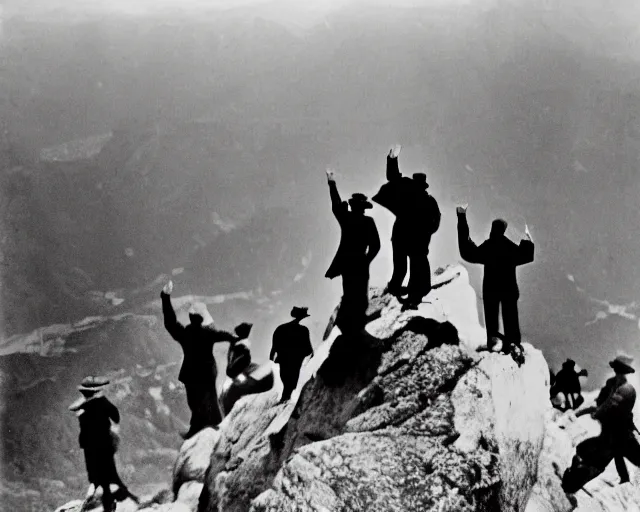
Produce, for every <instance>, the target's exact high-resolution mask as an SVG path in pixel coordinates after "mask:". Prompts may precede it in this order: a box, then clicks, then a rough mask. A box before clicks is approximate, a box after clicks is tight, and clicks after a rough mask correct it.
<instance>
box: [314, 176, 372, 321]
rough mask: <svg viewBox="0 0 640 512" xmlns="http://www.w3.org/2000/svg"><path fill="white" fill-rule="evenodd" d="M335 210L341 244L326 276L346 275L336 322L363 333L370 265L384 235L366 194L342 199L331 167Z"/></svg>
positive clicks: (367, 300) (367, 301)
mask: <svg viewBox="0 0 640 512" xmlns="http://www.w3.org/2000/svg"><path fill="white" fill-rule="evenodd" d="M327 181H328V183H329V194H330V197H331V210H332V212H333V215H334V216H335V218H336V220H337V221H338V224H340V231H341V236H340V245H339V246H338V251H337V253H336V255H335V257H334V259H333V261H332V262H331V266H330V267H329V269H328V270H327V273H326V274H325V277H327V278H329V279H333V278H335V277H338V276H342V290H343V291H342V301H341V305H340V310H339V312H338V317H337V319H336V325H337V326H338V327H339V328H340V330H341V331H342V332H343V333H347V332H360V331H362V330H363V329H364V327H365V325H366V312H367V308H368V306H369V265H370V264H371V262H372V261H373V259H374V258H375V257H376V256H377V254H378V252H379V251H380V236H379V235H378V229H377V228H376V223H375V222H374V220H373V219H372V218H371V217H369V216H367V215H365V210H368V209H370V208H372V205H371V203H370V202H369V201H368V200H367V196H365V195H364V194H360V193H356V194H353V195H352V196H351V198H350V199H349V201H348V203H347V202H346V201H344V202H343V201H342V199H341V198H340V193H339V192H338V187H337V185H336V181H335V178H334V173H333V171H331V170H327Z"/></svg>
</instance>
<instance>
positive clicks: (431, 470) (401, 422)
mask: <svg viewBox="0 0 640 512" xmlns="http://www.w3.org/2000/svg"><path fill="white" fill-rule="evenodd" d="M370 298H371V301H370V304H371V306H370V309H369V311H368V315H369V318H370V322H369V324H368V326H367V331H368V336H362V337H360V338H347V337H345V336H343V335H340V334H339V333H338V332H337V330H334V332H333V333H331V335H330V336H329V339H328V340H327V341H326V342H325V343H324V344H323V345H322V346H321V347H319V348H318V350H316V355H315V357H314V358H313V359H312V360H311V361H310V362H309V364H307V365H306V367H305V368H303V371H302V374H301V379H300V383H299V386H298V390H297V392H296V393H294V395H293V399H292V401H291V402H290V403H289V404H281V405H278V404H276V400H277V395H273V394H270V393H265V394H263V395H257V396H255V397H245V398H243V399H242V400H241V401H239V402H238V403H237V404H236V406H235V407H234V409H233V410H232V412H231V414H230V415H229V416H228V417H227V418H225V420H224V421H223V423H222V424H221V425H220V439H219V441H218V442H217V445H216V447H215V449H214V452H213V455H212V457H211V464H210V466H209V469H208V472H207V476H206V482H205V488H204V490H203V493H202V495H201V497H200V506H199V510H200V512H219V511H225V512H247V511H249V510H251V511H253V512H258V511H276V510H278V511H280V510H283V511H287V510H291V511H293V510H297V511H312V510H313V511H317V510H323V511H327V512H329V511H334V510H335V511H337V510H341V511H350V510H353V511H356V510H368V511H376V510H380V511H383V510H384V511H393V510H398V511H428V510H438V511H443V512H444V511H448V510H450V511H464V510H467V511H472V510H473V511H479V510H486V511H489V510H492V511H494V510H497V511H516V510H522V509H523V508H524V506H525V504H526V503H527V501H528V498H529V495H530V492H531V489H532V486H533V484H534V482H535V479H536V469H537V461H538V456H539V453H540V451H541V449H542V444H543V440H544V431H545V412H546V410H547V405H548V395H549V389H548V376H549V373H548V367H547V365H546V363H545V361H544V358H543V357H542V355H541V353H540V352H539V351H538V350H536V349H534V348H533V347H531V346H529V345H526V344H525V355H526V362H525V364H524V365H523V366H522V367H518V366H517V364H516V363H515V362H514V361H513V360H512V359H511V358H510V357H509V356H504V355H499V354H492V353H487V352H485V353H478V352H476V349H477V348H478V347H479V345H480V344H482V343H483V340H484V333H483V330H482V328H481V326H480V324H479V322H478V316H477V308H476V298H475V293H474V291H473V289H472V288H471V286H470V285H469V282H468V276H467V273H466V271H465V269H464V268H463V267H460V266H458V267H450V268H447V269H444V270H442V271H439V272H436V289H435V290H434V291H433V292H432V293H431V294H430V295H429V296H428V298H427V300H426V301H425V303H424V304H422V305H421V306H420V308H419V310H418V311H402V308H401V306H400V304H399V303H398V301H397V300H396V299H395V298H393V297H391V296H388V295H385V294H383V293H382V292H381V291H380V290H373V291H372V293H371V297H370Z"/></svg>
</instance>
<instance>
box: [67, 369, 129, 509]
mask: <svg viewBox="0 0 640 512" xmlns="http://www.w3.org/2000/svg"><path fill="white" fill-rule="evenodd" d="M108 384H109V380H108V379H105V378H102V377H92V376H90V377H86V378H85V379H83V381H82V383H81V384H80V386H78V390H79V391H80V393H81V394H82V398H81V399H79V400H77V401H76V402H74V403H73V404H72V405H71V406H70V407H69V410H71V411H73V412H75V413H76V416H78V420H79V421H80V435H79V437H78V443H79V444H80V447H81V448H82V449H83V451H84V458H85V464H86V467H87V478H88V480H89V490H88V492H87V496H86V499H85V501H84V503H83V505H82V508H81V510H84V509H85V507H86V506H87V505H88V503H89V500H90V499H91V498H92V497H93V496H94V495H95V492H96V490H97V488H98V487H101V488H102V507H103V509H104V510H105V512H112V511H113V510H115V507H116V501H123V500H125V499H127V498H131V499H132V500H134V501H135V502H136V503H138V502H139V500H138V498H137V496H135V495H133V494H132V493H131V492H130V491H129V489H128V488H127V486H126V485H124V483H122V480H121V479H120V476H119V475H118V470H117V469H116V462H115V458H114V457H115V453H116V450H117V444H118V438H117V435H116V434H115V432H113V430H112V424H111V422H113V423H116V424H117V423H119V422H120V413H119V412H118V408H117V407H116V406H115V405H113V404H112V403H111V402H110V401H109V400H108V399H107V397H106V396H104V389H105V388H106V386H107V385H108ZM111 486H115V487H116V488H117V489H116V491H115V492H114V491H112V489H111Z"/></svg>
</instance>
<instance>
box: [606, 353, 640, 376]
mask: <svg viewBox="0 0 640 512" xmlns="http://www.w3.org/2000/svg"><path fill="white" fill-rule="evenodd" d="M632 364H633V357H631V356H627V355H625V354H619V355H617V356H616V358H615V359H614V360H613V361H610V362H609V366H611V368H613V369H614V370H616V371H617V372H620V373H635V370H634V369H633V368H632V367H631V365H632Z"/></svg>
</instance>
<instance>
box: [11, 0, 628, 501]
mask: <svg viewBox="0 0 640 512" xmlns="http://www.w3.org/2000/svg"><path fill="white" fill-rule="evenodd" d="M0 20H1V35H0V262H1V263H2V265H0V278H1V280H2V287H1V289H0V306H1V311H0V361H1V363H2V365H1V366H0V369H1V370H0V371H1V374H0V377H1V387H2V393H3V401H2V404H3V405H2V407H3V411H2V415H3V417H2V422H3V443H4V444H3V452H4V456H3V467H2V472H3V480H4V481H5V482H13V483H15V482H18V483H21V484H20V485H22V484H23V483H24V482H34V481H35V480H34V479H37V478H45V477H47V475H48V477H47V478H51V479H58V478H59V476H56V475H55V474H52V473H47V471H49V470H45V469H43V468H44V466H42V465H40V466H39V462H33V464H31V465H27V466H28V467H27V469H24V468H22V469H19V468H16V466H15V465H10V464H9V462H5V461H15V460H17V459H18V458H22V457H25V456H26V455H25V454H28V453H31V454H32V455H33V460H34V461H38V460H40V458H39V457H41V454H42V453H44V452H45V451H46V450H51V453H49V454H48V455H47V457H50V456H51V457H53V455H52V454H53V450H52V447H50V446H45V445H42V446H38V447H32V448H33V449H32V451H31V452H30V451H29V448H28V446H27V445H25V443H27V440H26V439H24V436H17V435H16V432H19V431H20V429H21V428H22V426H23V424H22V423H20V422H24V421H26V420H25V417H29V415H31V417H32V418H33V423H34V425H35V426H34V427H33V428H35V429H36V431H38V428H39V427H37V425H38V424H40V425H41V427H40V428H42V429H45V430H46V428H49V426H50V425H51V423H47V422H48V421H53V422H54V423H53V424H54V425H55V424H57V423H56V422H65V423H66V424H68V427H66V430H65V431H64V432H65V434H64V435H65V436H66V437H65V440H64V443H67V444H68V446H69V449H70V450H71V449H74V450H76V452H77V453H75V455H73V457H75V459H73V458H72V459H69V460H73V461H74V462H75V463H77V464H79V465H80V466H79V467H81V464H82V459H81V454H80V453H79V452H78V450H77V447H76V446H75V445H74V444H73V443H75V438H74V436H75V435H76V431H75V430H74V428H75V427H72V425H73V421H75V418H74V417H73V416H72V415H70V414H69V413H68V412H67V411H66V406H67V405H68V400H69V398H70V397H73V396H74V395H73V392H74V387H75V385H76V384H77V382H76V381H77V380H78V378H79V377H80V373H87V372H94V371H95V372H114V373H113V375H120V376H121V377H122V376H123V375H128V376H132V375H134V374H135V372H136V364H140V365H142V366H144V367H145V368H147V367H148V368H154V370H153V371H154V372H158V371H160V370H157V368H158V367H161V368H162V371H160V373H159V374H161V375H162V376H163V377H162V378H161V379H160V380H161V381H162V379H165V377H164V376H165V375H166V379H167V380H166V383H167V384H166V385H167V386H168V382H169V381H171V380H172V379H173V380H176V379H175V376H176V374H177V368H174V367H172V366H169V367H167V368H168V369H166V370H165V366H164V365H170V364H171V363H175V362H179V359H180V354H179V350H177V349H176V347H175V346H174V345H173V342H172V341H171V340H170V339H169V338H168V336H167V335H166V333H164V332H163V330H162V328H161V325H160V327H158V326H157V325H151V324H149V323H148V322H147V321H146V320H141V319H145V318H147V317H149V316H151V315H158V314H159V310H158V304H157V300H158V298H159V297H158V293H159V291H160V289H161V287H162V284H163V283H164V281H165V280H166V279H167V278H168V277H169V276H171V277H172V278H173V280H174V282H175V286H176V288H175V295H176V298H178V297H181V296H182V297H186V296H190V295H196V296H201V297H205V298H207V301H208V303H209V308H210V311H211V312H212V314H213V316H214V318H216V320H218V321H219V323H220V324H221V325H222V326H223V327H231V326H232V325H233V324H234V322H239V321H242V320H249V321H253V322H254V323H255V327H254V333H255V336H253V338H254V346H255V351H256V357H257V359H259V360H261V359H265V358H266V354H267V352H268V350H269V344H270V336H271V333H272V331H273V328H274V327H275V326H276V325H277V324H278V323H281V322H283V321H285V320H287V318H288V312H289V310H290V308H291V306H292V305H294V304H301V305H308V306H309V308H310V312H311V314H312V318H311V319H310V320H311V326H312V333H313V334H314V336H315V340H314V341H316V342H317V341H319V337H320V336H321V333H322V330H323V328H324V325H325V323H326V320H327V318H328V316H329V314H330V312H331V310H332V309H333V307H334V305H335V303H336V300H337V299H338V297H339V294H340V283H339V282H338V280H336V282H330V281H328V280H326V279H325V278H324V272H325V270H326V268H327V266H328V264H329V262H330V259H331V257H332V256H333V253H334V251H335V249H336V247H337V243H338V237H339V230H338V227H337V224H336V222H335V220H334V219H333V217H332V215H331V211H330V205H329V197H328V190H327V186H326V180H325V176H324V169H325V168H326V167H327V166H330V167H334V168H335V169H336V170H337V179H338V186H339V187H340V190H341V192H342V193H343V194H344V195H345V196H347V195H349V194H351V193H352V192H355V191H362V192H365V193H367V194H370V195H371V194H373V193H374V192H375V191H376V190H377V189H378V187H379V186H380V185H381V184H382V182H383V180H384V164H385V155H386V153H387V151H388V148H389V147H390V145H392V144H394V143H396V142H400V143H402V144H403V152H402V154H401V157H400V159H401V161H400V165H401V167H402V168H403V169H404V170H405V171H406V172H414V171H419V170H425V171H426V172H427V175H428V179H429V182H430V184H431V188H430V191H432V193H433V194H434V196H435V197H436V198H437V199H438V201H439V202H440V206H441V210H442V212H443V221H442V225H441V228H440V230H439V232H438V233H437V234H436V235H435V237H434V239H433V242H432V246H431V247H432V249H431V260H432V264H433V266H434V268H435V267H436V266H437V265H438V264H444V263H448V262H453V261H455V260H457V259H459V253H458V249H457V243H456V238H455V205H456V204H458V203H459V202H468V203H469V218H470V224H471V231H472V236H473V237H474V238H475V239H477V240H479V239H480V238H481V237H483V236H486V234H487V233H488V227H489V224H490V221H491V219H493V218H494V217H495V216H503V217H504V218H505V219H507V220H508V221H509V223H510V227H509V231H508V234H509V235H510V236H511V237H512V238H514V239H516V240H517V239H519V237H521V236H522V234H523V232H524V225H525V222H526V223H527V224H528V225H529V227H530V229H531V232H532V235H533V237H534V240H535V241H536V243H537V249H536V250H537V254H536V263H535V264H533V265H529V266H527V267H526V268H523V269H522V270H521V271H520V274H519V277H520V283H521V289H522V298H521V323H522V331H523V335H524V337H525V339H526V340H527V341H529V342H531V343H532V344H533V345H535V346H537V347H539V348H541V349H542V350H543V351H544V353H545V357H546V358H547V360H548V361H549V363H550V364H551V365H552V366H554V367H556V368H557V367H558V366H559V365H560V364H561V362H562V361H563V360H564V359H565V358H566V357H573V358H574V359H575V360H576V361H577V362H578V363H579V364H580V365H581V366H583V367H586V368H588V369H589V371H590V378H589V387H596V386H598V385H599V384H600V383H601V380H602V379H603V378H604V377H605V376H606V374H607V366H606V361H607V360H608V358H610V357H611V356H613V355H615V352H616V351H617V350H618V349H624V350H627V351H629V352H631V353H632V354H633V355H635V356H636V358H639V357H640V350H638V349H637V347H638V343H637V340H638V335H639V334H640V333H639V332H638V330H639V322H640V293H639V292H638V290H639V289H640V270H639V269H638V268H637V255H638V254H640V237H638V236H637V235H638V225H639V222H638V216H639V215H640V212H639V211H638V210H639V207H638V197H639V196H640V175H639V172H638V171H639V163H640V160H639V156H640V155H639V150H640V140H639V137H640V28H638V27H640V24H639V23H638V21H639V20H640V6H639V5H638V4H637V2H632V1H630V0H619V1H616V2H608V1H604V0H598V1H596V0H586V1H585V0H562V1H560V0H556V1H551V0H517V1H516V0H513V1H507V0H487V1H474V2H471V1H466V0H465V1H463V0H459V1H451V0H448V1H445V0H441V1H440V0H438V1H435V0H434V1H424V2H420V1H417V0H415V1H408V0H407V1H403V2H383V1H381V0H380V1H364V0H362V1H358V0H353V1H348V0H334V1H331V2H320V1H318V2H297V1H292V0H283V1H279V0H272V1H267V0H265V1H253V2H252V1H249V0H243V1H238V2H236V3H232V2H223V1H222V0H217V1H215V2H206V1H204V0H200V1H193V2H187V1H182V2H179V1H178V0H162V1H154V2H151V1H150V0H144V1H143V0H135V1H134V0H129V1H124V0H120V1H112V2H103V1H99V0H92V1H83V2H81V1H79V0H77V1H73V0H65V1H63V0H5V1H4V2H3V4H2V10H0ZM372 215H373V216H374V218H375V219H376V222H377V224H378V228H379V230H380V233H381V237H382V242H383V247H382V252H381V254H380V255H379V256H378V258H377V259H376V261H375V262H374V265H373V267H372V284H376V285H383V284H385V282H386V281H387V280H388V278H389V275H390V256H391V254H390V252H391V247H390V243H389V237H390V228H391V223H392V220H393V219H392V218H391V216H390V214H388V212H386V211H383V210H382V209H381V208H376V209H374V210H373V213H372ZM470 272H471V275H472V279H473V284H474V286H476V289H477V290H478V293H480V277H481V271H480V269H478V268H474V267H470ZM186 300H187V299H185V301H186ZM126 314H129V315H134V316H132V317H122V316H121V315H126ZM86 317H95V318H96V319H97V320H95V319H94V321H95V325H94V324H92V329H91V330H82V331H81V334H78V332H79V331H78V323H79V322H82V321H83V319H85V318H86ZM123 318H125V319H124V320H123ZM123 322H124V323H123ZM132 325H133V326H135V327H131V326H132ZM52 326H65V327H64V328H62V327H59V328H58V327H56V328H53V327H52ZM113 326H117V328H114V327H113ZM127 326H129V327H131V329H132V333H131V334H128V335H125V334H123V333H124V332H125V331H126V329H125V328H126V327H127ZM80 327H82V324H80ZM41 328H44V329H43V330H39V329H41ZM43 332H45V335H42V333H43ZM47 333H49V334H47ZM51 333H55V334H51ZM115 335H118V336H121V337H122V336H125V337H127V342H126V343H125V342H123V340H122V339H119V341H118V342H117V343H116V342H113V340H112V339H111V338H110V336H115ZM34 340H35V341H34ZM95 343H99V344H100V350H99V351H98V349H96V348H89V347H92V346H93V345H92V344H95ZM107 343H112V347H113V351H120V352H119V353H113V358H111V356H110V352H109V350H106V349H105V344H107ZM65 346H66V347H67V348H71V349H73V350H76V352H73V350H71V351H67V350H64V347H65ZM141 346H144V347H145V348H144V352H143V353H141V352H140V350H142V349H140V347H141ZM43 347H49V348H46V350H45V348H43ZM50 347H58V348H56V349H55V350H53V349H51V348H50ZM60 347H63V348H60ZM77 350H79V351H80V352H77ZM96 351H98V352H96ZM96 353H99V354H100V357H95V354H96ZM224 353H225V352H224V350H223V351H222V352H221V354H222V355H224ZM91 354H93V355H91ZM141 354H143V355H144V357H143V356H142V355H141ZM140 357H143V359H144V360H142V361H139V360H137V359H136V358H140ZM80 362H81V363H80ZM78 364H82V366H81V367H80V368H78V367H77V366H76V365H78ZM34 368H37V369H38V370H37V371H33V369H34ZM118 372H121V373H118ZM172 372H173V373H172ZM43 375H45V376H48V377H51V378H52V379H54V380H52V381H50V382H56V384H55V385H54V386H53V388H55V392H51V391H50V390H51V389H52V388H51V387H47V386H42V387H39V388H38V387H34V386H35V383H37V382H40V381H41V378H42V376H43ZM136 375H137V374H136ZM48 377H47V378H48ZM54 377H55V378H54ZM122 378H124V377H122ZM131 378H132V379H133V380H132V381H131V382H134V383H135V382H138V384H136V385H139V386H147V384H143V383H141V382H142V381H139V380H136V379H137V377H131ZM127 382H129V381H127ZM163 382H165V381H163ZM18 383H19V384H18ZM134 388H135V385H134ZM136 389H137V388H136ZM141 389H142V388H141ZM167 389H168V388H167ZM29 390H30V391H29ZM47 393H53V394H52V395H48V394H47ZM132 393H133V396H137V395H136V393H137V391H135V389H134V392H132ZM38 397H40V398H38ZM42 397H46V398H44V399H43V398H42ZM123 400H124V399H123ZM176 400H177V401H176V403H182V401H184V398H183V397H182V398H181V399H180V398H178V399H176ZM125 401H126V400H125ZM123 403H124V402H123ZM138 405H139V404H138ZM138 405H136V406H135V407H134V406H133V405H132V406H131V407H132V409H131V410H132V412H131V414H132V415H134V416H135V415H136V414H138V416H136V417H137V418H139V419H140V422H143V423H144V422H147V424H148V428H149V429H151V430H150V431H153V432H156V431H158V432H160V431H162V429H163V428H165V429H166V425H165V424H164V423H162V422H165V419H162V420H159V419H157V418H155V417H153V415H152V417H149V416H148V415H146V413H145V412H144V409H145V408H146V406H145V407H142V406H140V407H138ZM136 407H137V409H136ZM16 408H17V409H20V408H22V409H23V410H25V411H27V412H25V414H22V415H15V414H9V411H13V410H17V409H16ZM138 409H139V410H138ZM27 413H28V414H27ZM45 413H46V415H47V418H49V419H47V422H43V421H41V417H42V415H44V414H45ZM171 414H172V415H171V417H172V418H173V420H172V421H175V422H178V423H179V422H180V421H184V414H185V411H184V410H182V409H179V408H178V409H176V410H175V411H173V410H172V413H171ZM25 415H26V416H25ZM56 415H59V417H60V419H56V418H57V416H56ZM67 416H71V417H70V418H69V417H67ZM51 418H53V420H50V419H51ZM136 421H137V420H136ZM143 423H140V425H142V424H143ZM44 425H46V427H45V426H44ZM139 428H141V429H142V428H143V427H141V426H140V427H139ZM144 428H146V427H144ZM153 429H156V430H153ZM165 434H166V433H163V434H162V435H160V434H158V438H157V439H158V440H157V442H155V445H154V446H155V448H157V449H160V447H162V448H163V449H164V448H166V449H175V448H176V447H177V446H178V445H179V439H178V437H177V434H176V435H175V437H176V439H175V442H174V441H173V440H172V438H171V437H170V436H166V435H165ZM136 439H137V437H136ZM61 442H62V441H61ZM67 444H65V446H67ZM25 446H27V447H26V448H25ZM155 448H154V449H155ZM36 452H37V454H38V455H37V456H36ZM52 460H53V462H51V464H50V466H47V467H55V464H56V461H55V459H52ZM131 464H134V466H135V464H136V462H131ZM151 481H152V478H151V476H150V477H149V481H148V482H147V483H150V482H151ZM7 485H8V484H7ZM12 485H13V484H12ZM16 485H17V484H16ZM25 485H26V488H28V489H29V488H31V489H33V488H35V487H34V486H33V485H35V484H33V485H32V484H31V483H28V484H25ZM64 485H66V486H73V485H76V486H80V487H81V486H82V485H84V483H78V482H76V483H73V482H65V483H64ZM39 489H40V490H39V492H44V491H42V487H41V488H39ZM66 489H67V490H63V491H60V492H61V494H63V495H65V496H74V492H76V491H75V488H73V492H72V490H68V489H70V487H67V488H66ZM12 492H13V491H12ZM20 492H22V491H20ZM14 494H15V495H16V496H17V495H18V494H20V493H19V492H17V491H16V493H14ZM0 501H1V500H0ZM55 503H60V499H59V496H56V497H55V499H54V498H52V504H55Z"/></svg>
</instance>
